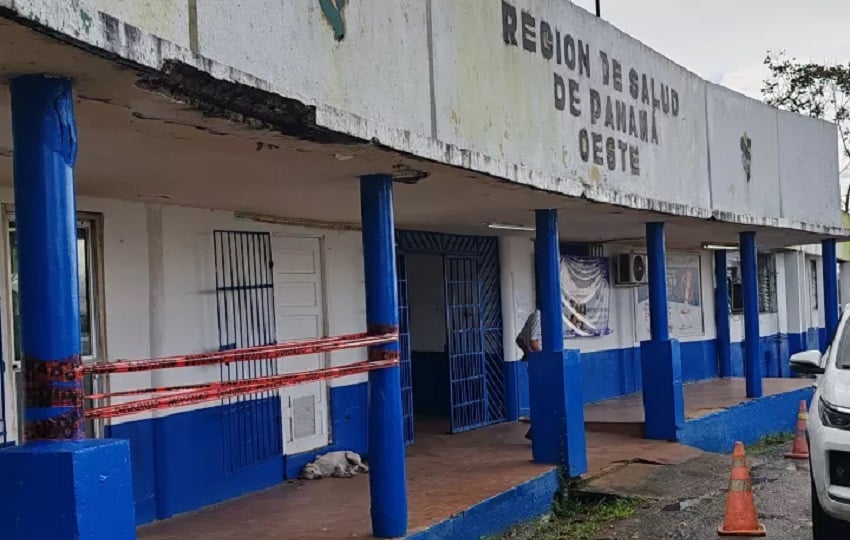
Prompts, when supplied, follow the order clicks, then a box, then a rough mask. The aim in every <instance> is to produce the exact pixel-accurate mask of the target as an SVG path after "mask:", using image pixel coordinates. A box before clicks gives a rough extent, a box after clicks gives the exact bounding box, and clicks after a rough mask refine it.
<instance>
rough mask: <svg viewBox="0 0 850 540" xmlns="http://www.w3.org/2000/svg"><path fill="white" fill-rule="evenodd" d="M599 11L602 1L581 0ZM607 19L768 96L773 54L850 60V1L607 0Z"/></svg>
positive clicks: (692, 64)
mask: <svg viewBox="0 0 850 540" xmlns="http://www.w3.org/2000/svg"><path fill="white" fill-rule="evenodd" d="M573 2H574V3H575V4H577V5H579V6H581V7H583V8H585V9H586V10H588V11H590V12H591V13H593V12H594V10H595V8H594V6H595V0H573ZM601 3H602V18H603V19H606V20H607V21H609V22H611V23H612V24H613V25H614V26H616V27H618V28H620V29H621V30H623V31H624V32H626V33H627V34H629V35H631V36H633V37H635V38H636V39H638V40H640V41H642V42H644V43H646V44H647V45H649V46H650V47H652V48H653V49H655V50H657V51H658V52H660V53H662V54H663V55H665V56H667V57H668V58H672V59H673V60H674V61H676V62H677V63H679V64H681V65H683V66H684V67H686V68H688V69H689V70H691V71H693V72H695V73H697V74H698V75H700V76H702V77H703V78H705V79H708V80H710V81H712V82H716V83H720V84H722V85H724V86H728V87H729V88H732V89H733V90H737V91H739V92H743V93H745V94H747V95H749V96H752V97H755V98H760V97H761V82H762V80H763V79H764V77H765V75H766V69H765V68H764V67H763V65H762V61H763V60H764V57H765V53H766V52H767V51H768V50H769V49H770V50H783V49H784V50H786V51H788V53H789V54H791V55H793V56H796V57H797V58H800V59H806V60H816V61H827V60H828V61H838V62H841V63H846V62H848V61H850V28H848V24H850V0H601Z"/></svg>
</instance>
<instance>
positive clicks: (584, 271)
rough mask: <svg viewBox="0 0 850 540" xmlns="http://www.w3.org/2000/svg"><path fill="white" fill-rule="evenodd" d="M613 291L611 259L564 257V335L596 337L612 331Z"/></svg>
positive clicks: (562, 276)
mask: <svg viewBox="0 0 850 540" xmlns="http://www.w3.org/2000/svg"><path fill="white" fill-rule="evenodd" d="M610 293H611V285H610V281H609V275H608V259H606V258H604V257H574V256H570V255H565V256H563V257H561V304H562V308H563V313H564V337H566V338H575V337H594V336H604V335H606V334H609V333H611V329H610V328H608V300H609V298H610V296H611V294H610Z"/></svg>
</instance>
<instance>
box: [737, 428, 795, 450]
mask: <svg viewBox="0 0 850 540" xmlns="http://www.w3.org/2000/svg"><path fill="white" fill-rule="evenodd" d="M793 440H794V434H793V433H788V432H784V433H771V434H770V435H765V436H764V437H762V438H761V439H760V440H759V441H758V442H757V443H755V444H754V445H752V446H750V447H749V448H747V454H750V455H761V454H766V453H768V452H770V451H771V450H773V449H774V448H776V447H777V446H780V445H785V444H788V443H790V442H791V441H793Z"/></svg>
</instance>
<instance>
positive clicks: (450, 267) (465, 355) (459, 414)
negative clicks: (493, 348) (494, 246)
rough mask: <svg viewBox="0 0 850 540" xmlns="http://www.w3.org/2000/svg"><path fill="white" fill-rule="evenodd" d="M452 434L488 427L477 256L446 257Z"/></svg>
mask: <svg viewBox="0 0 850 540" xmlns="http://www.w3.org/2000/svg"><path fill="white" fill-rule="evenodd" d="M443 276H444V280H445V281H444V287H445V294H446V336H447V338H448V353H449V394H450V395H451V410H452V414H451V426H452V433H457V432H459V431H465V430H468V429H473V428H477V427H481V426H484V425H487V424H488V422H487V401H488V400H487V367H486V364H487V363H486V358H485V355H484V340H483V332H482V328H481V282H480V281H479V279H478V259H477V258H476V257H456V256H447V257H443Z"/></svg>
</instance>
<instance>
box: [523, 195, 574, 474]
mask: <svg viewBox="0 0 850 540" xmlns="http://www.w3.org/2000/svg"><path fill="white" fill-rule="evenodd" d="M536 220H537V232H536V236H535V239H534V257H535V259H534V267H535V278H536V284H537V307H538V309H539V310H540V327H541V334H542V336H541V337H542V350H541V351H540V352H536V353H531V354H530V355H529V362H528V370H529V387H530V399H531V429H532V441H531V449H532V455H533V457H534V461H535V462H537V463H547V464H551V465H559V466H561V468H562V469H563V471H564V473H565V474H566V475H567V476H568V477H570V478H573V477H576V476H579V475H581V474H583V473H585V472H587V443H586V439H585V433H584V399H583V397H582V385H581V353H580V352H579V351H578V350H564V319H563V311H562V307H561V257H560V250H559V247H558V212H557V210H537V212H536Z"/></svg>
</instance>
